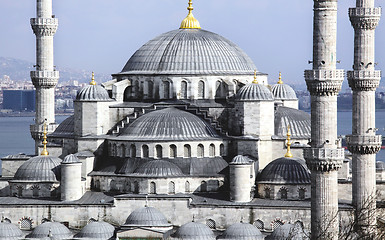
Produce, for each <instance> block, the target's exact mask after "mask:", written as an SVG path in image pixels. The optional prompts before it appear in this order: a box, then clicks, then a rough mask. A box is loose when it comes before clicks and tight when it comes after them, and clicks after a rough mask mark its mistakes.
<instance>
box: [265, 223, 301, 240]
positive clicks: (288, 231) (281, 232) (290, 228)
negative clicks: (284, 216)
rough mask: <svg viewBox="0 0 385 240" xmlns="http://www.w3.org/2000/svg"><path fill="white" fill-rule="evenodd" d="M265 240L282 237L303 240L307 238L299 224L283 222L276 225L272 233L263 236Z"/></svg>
mask: <svg viewBox="0 0 385 240" xmlns="http://www.w3.org/2000/svg"><path fill="white" fill-rule="evenodd" d="M265 239H266V240H282V239H293V240H303V239H308V237H307V236H306V234H305V233H304V231H303V229H302V228H301V227H300V225H299V224H284V225H282V226H279V227H277V228H276V229H275V230H274V231H273V233H272V234H271V235H270V236H268V237H266V238H265Z"/></svg>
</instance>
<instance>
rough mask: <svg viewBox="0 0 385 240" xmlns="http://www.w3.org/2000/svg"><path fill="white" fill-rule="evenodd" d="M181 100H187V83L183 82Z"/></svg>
mask: <svg viewBox="0 0 385 240" xmlns="http://www.w3.org/2000/svg"><path fill="white" fill-rule="evenodd" d="M180 98H181V99H187V82H186V81H182V82H181V86H180Z"/></svg>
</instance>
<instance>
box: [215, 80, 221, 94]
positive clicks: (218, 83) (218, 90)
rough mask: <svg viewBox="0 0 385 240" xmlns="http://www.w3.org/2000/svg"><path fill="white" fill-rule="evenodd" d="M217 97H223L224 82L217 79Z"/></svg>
mask: <svg viewBox="0 0 385 240" xmlns="http://www.w3.org/2000/svg"><path fill="white" fill-rule="evenodd" d="M215 89H216V90H215V98H222V83H221V81H217V82H216V83H215Z"/></svg>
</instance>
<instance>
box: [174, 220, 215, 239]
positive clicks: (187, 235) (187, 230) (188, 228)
mask: <svg viewBox="0 0 385 240" xmlns="http://www.w3.org/2000/svg"><path fill="white" fill-rule="evenodd" d="M173 236H174V238H175V239H181V240H182V239H183V240H198V239H199V240H215V235H214V233H213V231H212V230H211V229H210V228H209V227H208V226H206V225H205V224H203V223H197V222H189V223H186V224H184V225H182V226H181V227H180V228H179V229H178V230H177V231H176V232H175V233H174V235H173Z"/></svg>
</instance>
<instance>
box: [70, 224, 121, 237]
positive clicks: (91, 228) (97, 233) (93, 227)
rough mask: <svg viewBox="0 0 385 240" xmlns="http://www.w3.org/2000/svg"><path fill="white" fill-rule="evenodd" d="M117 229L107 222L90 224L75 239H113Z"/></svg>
mask: <svg viewBox="0 0 385 240" xmlns="http://www.w3.org/2000/svg"><path fill="white" fill-rule="evenodd" d="M114 234H115V227H114V226H112V225H111V224H109V223H106V222H90V223H89V224H87V225H86V226H85V227H84V228H83V229H82V230H81V231H80V232H79V233H78V234H76V235H75V236H74V238H80V239H81V238H87V239H113V237H114Z"/></svg>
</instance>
